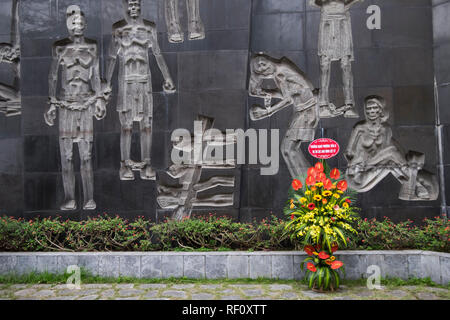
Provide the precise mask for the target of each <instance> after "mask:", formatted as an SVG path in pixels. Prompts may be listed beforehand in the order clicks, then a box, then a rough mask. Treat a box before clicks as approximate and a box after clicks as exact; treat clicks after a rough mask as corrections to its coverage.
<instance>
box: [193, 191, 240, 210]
mask: <svg viewBox="0 0 450 320" xmlns="http://www.w3.org/2000/svg"><path fill="white" fill-rule="evenodd" d="M233 202H234V201H233V194H232V193H230V194H217V195H214V196H211V197H206V198H202V199H198V200H195V201H193V203H192V204H193V205H194V206H196V207H230V206H232V205H233Z"/></svg>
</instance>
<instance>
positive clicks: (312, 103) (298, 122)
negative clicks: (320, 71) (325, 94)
mask: <svg viewBox="0 0 450 320" xmlns="http://www.w3.org/2000/svg"><path fill="white" fill-rule="evenodd" d="M250 72H251V76H250V84H249V94H250V96H252V97H258V98H262V99H264V107H261V106H253V107H252V108H251V110H250V118H251V119H252V120H253V121H257V120H261V119H264V118H267V117H271V116H272V115H274V114H275V113H277V112H278V111H280V110H282V109H284V108H286V107H289V106H293V107H294V113H293V116H292V120H291V123H290V124H289V128H288V130H287V133H286V136H285V137H284V139H283V142H282V146H281V152H282V155H283V158H284V160H285V161H286V164H287V167H288V169H289V172H290V174H291V176H292V178H298V177H301V176H303V175H305V174H306V171H307V170H308V168H309V167H310V164H309V162H308V160H307V159H306V158H305V156H304V154H303V153H302V151H301V150H300V146H301V144H302V143H304V142H310V141H313V140H314V135H315V130H316V128H317V125H318V123H319V108H318V104H317V90H315V89H314V87H313V85H312V83H311V82H310V81H309V80H308V79H307V78H306V75H305V74H304V73H303V72H302V71H301V70H300V69H299V68H298V67H297V66H296V65H295V64H294V63H293V62H292V61H290V60H289V59H287V58H285V57H283V58H282V59H280V60H277V59H274V58H272V57H269V56H267V55H265V54H256V55H254V56H253V57H252V59H251V62H250ZM265 80H273V81H274V82H275V84H276V89H268V88H265V87H264V81H265ZM273 99H279V100H280V101H278V102H276V103H274V104H272V100H273Z"/></svg>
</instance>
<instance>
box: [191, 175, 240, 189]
mask: <svg viewBox="0 0 450 320" xmlns="http://www.w3.org/2000/svg"><path fill="white" fill-rule="evenodd" d="M234 180H235V179H234V177H212V178H211V179H209V180H207V181H205V182H201V183H197V184H196V185H195V186H194V190H195V191H197V192H202V191H205V190H208V189H213V188H216V187H219V186H222V187H234Z"/></svg>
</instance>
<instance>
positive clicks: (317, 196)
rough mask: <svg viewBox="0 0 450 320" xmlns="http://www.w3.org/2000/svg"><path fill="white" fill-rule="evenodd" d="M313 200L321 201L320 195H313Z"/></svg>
mask: <svg viewBox="0 0 450 320" xmlns="http://www.w3.org/2000/svg"><path fill="white" fill-rule="evenodd" d="M313 199H314V200H316V201H320V200H322V196H321V195H315V196H314V197H313Z"/></svg>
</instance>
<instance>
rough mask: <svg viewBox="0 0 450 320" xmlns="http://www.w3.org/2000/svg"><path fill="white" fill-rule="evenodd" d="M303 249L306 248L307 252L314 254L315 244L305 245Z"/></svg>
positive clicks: (310, 254)
mask: <svg viewBox="0 0 450 320" xmlns="http://www.w3.org/2000/svg"><path fill="white" fill-rule="evenodd" d="M303 250H305V252H306V253H307V254H308V256H312V255H313V252H314V251H315V250H314V247H313V246H305V248H303Z"/></svg>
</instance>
